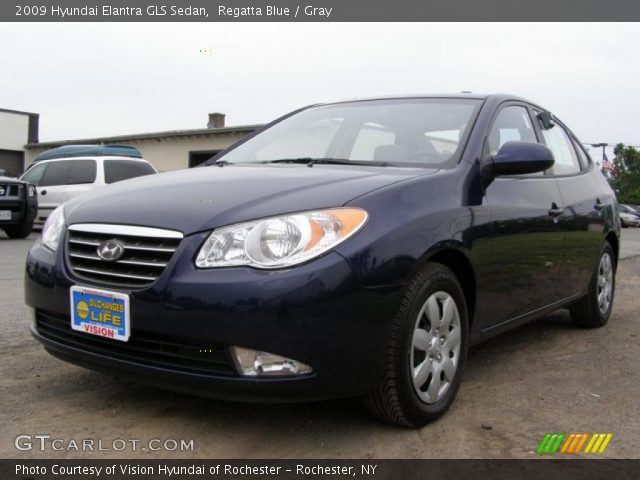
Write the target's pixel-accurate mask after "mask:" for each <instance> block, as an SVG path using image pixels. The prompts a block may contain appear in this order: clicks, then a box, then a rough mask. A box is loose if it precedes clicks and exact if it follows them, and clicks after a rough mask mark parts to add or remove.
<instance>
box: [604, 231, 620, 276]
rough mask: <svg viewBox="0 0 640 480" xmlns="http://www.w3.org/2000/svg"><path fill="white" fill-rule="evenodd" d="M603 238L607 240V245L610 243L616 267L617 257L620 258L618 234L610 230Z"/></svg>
mask: <svg viewBox="0 0 640 480" xmlns="http://www.w3.org/2000/svg"><path fill="white" fill-rule="evenodd" d="M604 239H605V241H607V242H609V245H611V249H612V250H613V255H614V256H615V258H614V264H615V265H616V267H617V266H618V259H619V258H620V239H619V238H618V236H617V235H616V233H615V232H614V231H610V232H609V233H607V235H606V236H605V237H604Z"/></svg>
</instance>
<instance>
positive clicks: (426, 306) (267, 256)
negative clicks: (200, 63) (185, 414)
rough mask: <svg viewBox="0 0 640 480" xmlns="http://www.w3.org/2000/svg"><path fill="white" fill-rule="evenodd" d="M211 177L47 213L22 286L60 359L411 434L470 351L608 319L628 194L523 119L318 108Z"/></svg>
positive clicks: (553, 130) (465, 106)
mask: <svg viewBox="0 0 640 480" xmlns="http://www.w3.org/2000/svg"><path fill="white" fill-rule="evenodd" d="M207 163H208V166H205V167H202V168H195V169H191V170H183V171H178V172H172V173H165V174H162V175H156V176H151V177H145V178H140V179H135V180H130V181H125V182H122V183H120V184H117V185H113V186H111V187H109V188H105V189H104V190H101V191H99V192H95V193H91V194H88V195H86V196H83V197H81V198H78V199H74V200H71V201H70V202H68V203H66V204H64V205H63V206H61V207H60V208H58V209H57V210H55V211H54V213H52V215H51V216H50V218H49V219H48V220H47V224H46V226H45V227H44V230H43V232H42V238H41V239H39V240H37V241H36V243H35V244H34V246H33V247H32V249H31V251H30V252H29V256H28V260H27V276H26V301H27V304H28V305H30V306H31V307H33V309H34V321H33V324H32V326H31V331H32V333H33V335H34V336H35V337H36V338H37V339H38V340H39V341H40V342H42V343H43V344H44V346H45V348H46V349H47V350H48V351H49V352H50V353H52V354H54V355H56V356H58V357H60V358H62V359H64V360H68V361H70V362H73V363H76V364H78V365H82V366H85V367H89V368H95V369H103V370H106V371H108V372H114V373H116V374H117V375H119V376H121V377H123V378H132V379H135V380H139V381H142V382H147V383H151V384H154V385H157V386H160V387H166V388H170V389H179V390H182V391H187V392H193V393H198V394H204V395H209V396H213V397H221V398H227V399H240V400H249V401H278V402H280V401H285V402H286V401H299V400H307V399H320V398H328V397H339V396H348V395H363V396H364V398H365V399H366V401H365V403H366V405H367V406H368V408H369V409H370V410H371V411H372V412H373V413H374V414H375V415H377V416H378V417H380V418H382V419H384V420H386V421H389V422H393V423H396V424H399V425H405V426H419V425H424V424H425V423H427V422H428V421H430V420H433V419H434V418H436V417H438V416H439V415H441V414H442V413H444V412H445V411H446V410H447V408H448V407H449V406H450V405H451V403H452V401H453V399H454V397H455V395H456V392H457V390H458V386H459V384H460V379H461V376H462V372H463V369H464V365H465V358H466V352H467V348H468V347H469V345H471V344H474V343H477V342H480V341H482V340H484V339H486V338H488V337H491V336H493V335H495V334H498V333H500V332H503V331H505V330H508V329H510V328H513V327H516V326H518V325H521V324H523V323H524V322H527V321H529V320H532V319H534V318H537V317H540V316H542V315H545V314H547V313H549V312H551V311H553V310H555V309H558V308H563V307H568V308H570V310H571V315H572V317H573V318H574V320H575V321H576V323H577V324H579V325H581V326H584V327H599V326H602V325H604V324H605V323H606V322H607V320H608V319H609V316H610V314H611V307H612V302H613V293H614V286H615V269H616V264H617V259H618V251H619V232H620V226H619V218H618V207H617V204H616V200H615V197H614V194H613V192H612V190H611V189H610V188H609V186H608V184H607V182H606V181H605V179H604V178H603V177H602V175H601V174H600V172H599V171H598V169H597V168H596V167H595V166H594V164H593V162H592V161H591V159H590V158H589V156H588V154H587V153H586V152H585V151H584V150H583V148H582V146H581V144H580V143H579V142H578V141H577V139H576V137H575V136H574V135H573V134H572V133H571V132H570V131H569V130H568V129H567V128H566V126H565V125H564V124H562V123H561V122H560V121H559V120H558V119H557V118H556V117H555V116H554V115H553V114H551V113H550V112H548V111H546V110H545V109H543V108H541V107H539V106H537V105H535V104H532V103H530V102H528V101H525V100H522V99H519V98H516V97H512V96H506V95H490V96H479V95H452V96H412V97H400V98H398V97H394V98H378V99H370V100H357V101H347V102H340V103H331V104H323V105H314V106H311V107H308V108H303V109H301V110H298V111H296V112H293V113H291V114H290V115H287V116H285V117H283V118H281V119H279V120H277V121H275V122H273V123H272V124H270V125H268V126H267V127H265V128H263V129H261V130H260V131H258V132H256V133H254V134H253V135H251V136H249V137H247V138H245V139H243V140H242V141H241V142H239V143H238V144H236V145H234V146H233V147H231V148H229V149H228V150H227V151H225V152H222V153H221V154H219V155H218V156H217V157H215V158H213V159H212V160H210V161H209V162H207Z"/></svg>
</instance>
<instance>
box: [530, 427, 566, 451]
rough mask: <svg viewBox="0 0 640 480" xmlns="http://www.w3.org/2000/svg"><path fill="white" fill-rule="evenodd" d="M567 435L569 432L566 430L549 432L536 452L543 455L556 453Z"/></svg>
mask: <svg viewBox="0 0 640 480" xmlns="http://www.w3.org/2000/svg"><path fill="white" fill-rule="evenodd" d="M566 435H567V434H566V433H564V432H562V433H547V434H546V435H545V436H544V438H543V439H542V441H541V442H540V445H538V449H537V450H536V452H537V453H539V454H541V455H545V454H553V453H556V452H557V451H558V448H560V444H561V443H562V440H564V438H565V437H566Z"/></svg>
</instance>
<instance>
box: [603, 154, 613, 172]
mask: <svg viewBox="0 0 640 480" xmlns="http://www.w3.org/2000/svg"><path fill="white" fill-rule="evenodd" d="M613 169H614V167H613V163H611V162H610V161H609V159H608V158H607V154H606V153H604V152H603V153H602V171H604V172H611V173H613Z"/></svg>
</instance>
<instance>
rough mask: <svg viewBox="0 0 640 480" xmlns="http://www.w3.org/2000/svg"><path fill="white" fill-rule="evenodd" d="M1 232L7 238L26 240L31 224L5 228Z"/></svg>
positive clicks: (31, 228) (31, 227)
mask: <svg viewBox="0 0 640 480" xmlns="http://www.w3.org/2000/svg"><path fill="white" fill-rule="evenodd" d="M3 230H4V233H6V234H7V236H8V237H9V238H27V237H28V236H29V234H31V231H32V230H33V222H29V223H24V224H22V225H11V226H7V227H4V228H3Z"/></svg>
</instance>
